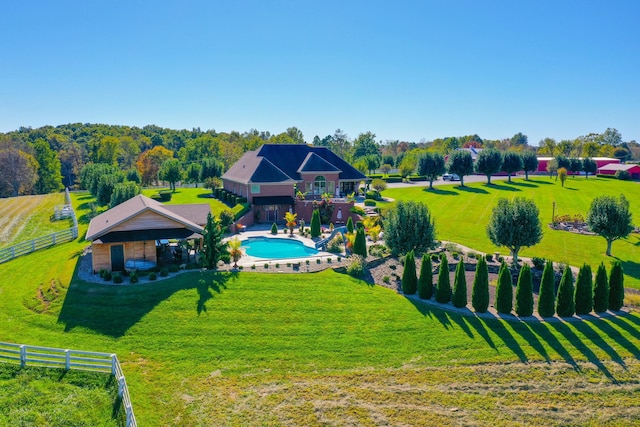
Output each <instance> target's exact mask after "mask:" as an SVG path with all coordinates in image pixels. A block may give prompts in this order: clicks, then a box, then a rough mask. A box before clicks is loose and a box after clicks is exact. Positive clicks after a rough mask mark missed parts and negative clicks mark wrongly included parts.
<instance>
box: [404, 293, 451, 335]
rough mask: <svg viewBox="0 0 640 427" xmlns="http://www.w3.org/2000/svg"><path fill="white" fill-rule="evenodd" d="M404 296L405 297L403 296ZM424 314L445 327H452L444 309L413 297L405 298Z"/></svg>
mask: <svg viewBox="0 0 640 427" xmlns="http://www.w3.org/2000/svg"><path fill="white" fill-rule="evenodd" d="M405 298H406V297H405ZM406 299H407V300H408V301H409V302H410V303H411V304H413V306H414V307H415V308H416V309H417V310H418V311H419V312H420V313H421V314H422V315H423V316H424V317H428V318H430V319H436V320H438V321H439V322H440V323H441V324H442V326H444V328H445V329H449V328H451V327H452V324H451V319H450V318H449V315H448V314H447V312H446V311H445V310H442V309H439V308H435V307H431V306H429V305H428V304H426V303H423V302H421V301H420V300H417V299H414V298H406Z"/></svg>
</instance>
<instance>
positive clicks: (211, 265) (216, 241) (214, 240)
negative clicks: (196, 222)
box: [202, 213, 227, 269]
mask: <svg viewBox="0 0 640 427" xmlns="http://www.w3.org/2000/svg"><path fill="white" fill-rule="evenodd" d="M222 235H223V231H222V227H220V224H219V223H218V221H216V219H215V217H214V216H213V215H211V213H209V214H208V215H207V225H205V227H204V233H203V236H202V237H203V246H204V258H203V259H204V267H206V268H208V269H215V268H216V267H217V265H218V261H219V260H220V258H222V256H223V255H224V254H225V253H226V252H227V244H226V243H222Z"/></svg>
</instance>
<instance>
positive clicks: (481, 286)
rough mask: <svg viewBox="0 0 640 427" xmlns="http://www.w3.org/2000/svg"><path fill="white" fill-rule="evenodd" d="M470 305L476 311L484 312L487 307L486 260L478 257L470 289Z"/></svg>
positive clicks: (487, 280) (487, 278) (487, 282)
mask: <svg viewBox="0 0 640 427" xmlns="http://www.w3.org/2000/svg"><path fill="white" fill-rule="evenodd" d="M471 305H473V309H474V310H475V311H477V312H478V313H485V312H486V311H487V308H489V272H488V271H487V260H486V259H485V257H482V258H480V260H479V261H478V264H476V275H475V277H474V278H473V289H472V291H471Z"/></svg>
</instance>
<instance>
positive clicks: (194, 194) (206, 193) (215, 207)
mask: <svg viewBox="0 0 640 427" xmlns="http://www.w3.org/2000/svg"><path fill="white" fill-rule="evenodd" d="M159 190H168V188H161V189H158V188H153V189H144V190H142V194H144V195H145V196H147V197H151V196H152V195H154V194H156V193H158V191H159ZM183 203H209V205H211V213H212V214H214V215H216V216H218V215H220V212H222V211H223V210H225V209H227V210H230V211H232V212H234V213H235V212H236V210H235V209H234V207H229V206H227V205H225V204H224V203H222V202H221V201H220V200H218V199H214V198H212V197H211V190H210V189H208V188H176V191H175V192H174V193H172V196H171V200H170V201H169V202H167V204H170V205H176V204H183ZM238 210H239V208H238Z"/></svg>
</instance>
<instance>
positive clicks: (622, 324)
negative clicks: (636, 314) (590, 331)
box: [607, 313, 640, 340]
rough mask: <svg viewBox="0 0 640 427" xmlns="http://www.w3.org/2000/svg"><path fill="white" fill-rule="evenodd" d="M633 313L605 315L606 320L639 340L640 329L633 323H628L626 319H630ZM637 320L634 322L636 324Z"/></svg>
mask: <svg viewBox="0 0 640 427" xmlns="http://www.w3.org/2000/svg"><path fill="white" fill-rule="evenodd" d="M632 316H633V314H631V313H629V314H626V313H625V314H623V315H620V316H611V317H607V320H608V321H609V322H611V323H613V324H615V325H616V326H617V327H619V328H620V329H624V330H625V332H627V333H628V334H629V335H631V336H633V338H635V339H637V340H640V330H638V329H637V328H635V327H634V326H633V325H631V324H629V323H628V322H627V321H626V320H630V319H631V318H632ZM636 320H637V319H636ZM637 324H638V322H636V325H637Z"/></svg>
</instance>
